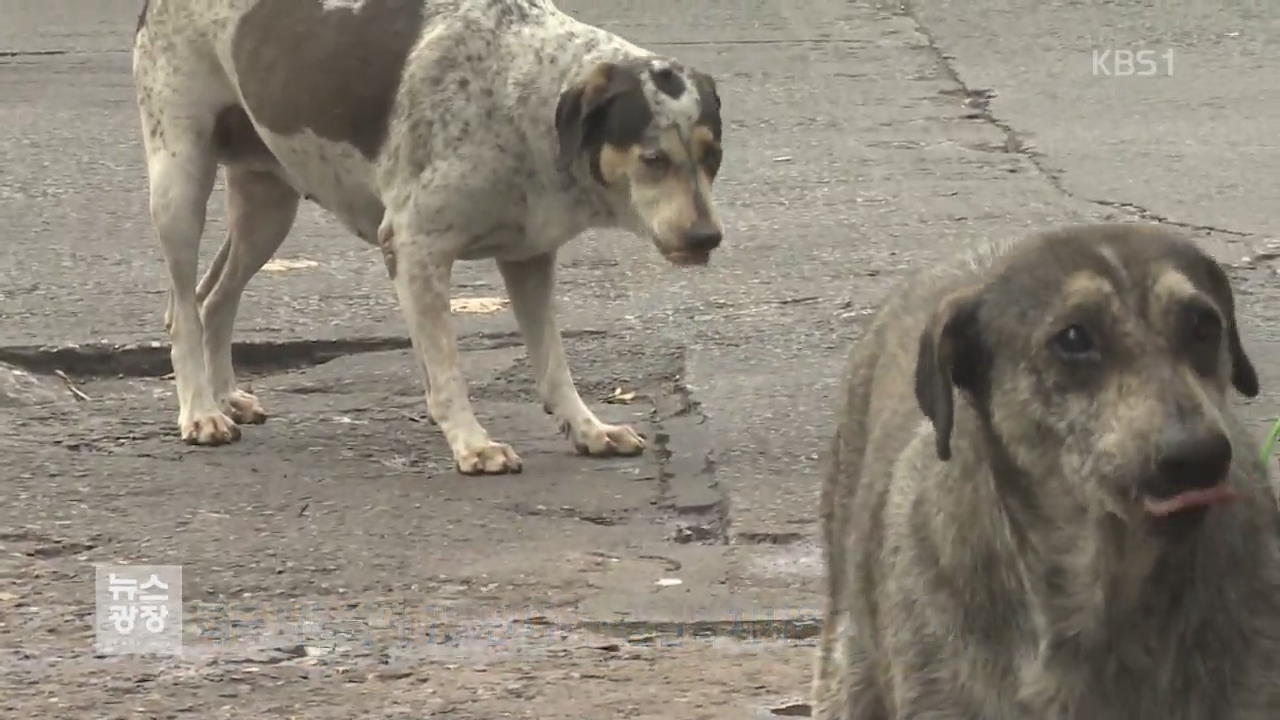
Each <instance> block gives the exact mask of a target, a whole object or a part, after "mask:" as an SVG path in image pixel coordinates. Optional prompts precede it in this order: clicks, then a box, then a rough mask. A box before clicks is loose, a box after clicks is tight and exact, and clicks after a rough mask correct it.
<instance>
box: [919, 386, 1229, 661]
mask: <svg viewBox="0 0 1280 720" xmlns="http://www.w3.org/2000/svg"><path fill="white" fill-rule="evenodd" d="M957 409H959V408H957ZM966 411H967V412H965V414H966V415H968V417H964V418H957V419H958V422H957V424H956V425H957V427H956V429H957V442H955V443H954V446H955V447H956V455H955V457H953V458H952V460H951V461H949V462H948V463H946V465H945V467H946V472H947V473H948V474H951V475H952V482H954V483H955V486H956V488H957V489H960V488H968V492H967V493H964V494H963V495H962V496H961V497H964V495H967V496H968V497H966V498H965V499H964V500H963V501H962V504H966V505H970V506H971V507H972V508H973V511H972V512H968V513H964V512H961V513H956V514H954V515H952V514H948V516H949V517H951V518H953V521H952V522H954V523H955V527H952V528H947V529H944V530H941V532H940V533H939V535H938V537H939V538H942V537H946V536H948V535H950V536H952V537H954V536H955V535H954V534H965V535H968V536H969V540H968V542H964V543H955V545H957V546H960V547H965V548H967V551H968V552H969V553H970V554H971V557H970V558H967V559H962V558H959V557H955V558H954V560H955V561H957V562H958V563H959V565H958V566H957V567H956V568H955V570H956V571H957V572H974V571H975V569H974V568H973V567H972V566H973V564H974V563H983V564H985V565H986V566H987V567H985V568H982V569H980V570H977V571H980V572H982V573H983V576H986V577H992V578H993V579H994V580H996V581H998V584H999V586H998V587H993V588H992V589H991V590H990V592H991V595H992V596H991V598H990V600H991V601H992V602H999V603H1000V604H1001V605H1002V606H1006V607H1007V608H1008V609H1009V610H1010V611H1012V612H1018V611H1021V612H1024V613H1025V614H1026V616H1025V617H1024V618H1023V619H1022V620H1023V622H1024V623H1026V624H1027V625H1029V626H1032V627H1035V628H1037V634H1038V635H1039V636H1040V637H1039V640H1040V642H1041V643H1042V647H1046V648H1053V647H1057V646H1059V645H1062V644H1063V643H1066V644H1068V645H1070V646H1072V647H1073V648H1074V651H1075V652H1085V651H1087V650H1088V649H1089V648H1091V647H1092V648H1098V647H1103V646H1106V645H1109V644H1111V643H1114V642H1115V641H1116V638H1117V637H1119V636H1121V635H1124V634H1130V633H1137V632H1149V633H1153V634H1167V633H1170V632H1176V631H1177V629H1175V628H1166V627H1164V626H1163V625H1164V621H1165V619H1166V618H1173V617H1179V618H1181V619H1180V620H1179V623H1181V625H1182V627H1184V628H1185V627H1186V614H1185V613H1178V612H1175V611H1176V610H1177V609H1178V606H1179V605H1180V604H1183V603H1186V602H1188V596H1189V595H1193V594H1195V593H1203V592H1206V590H1205V589H1204V588H1205V587H1206V586H1213V585H1214V584H1215V581H1214V580H1213V578H1216V577H1218V576H1219V575H1221V574H1222V567H1223V564H1224V563H1236V562H1238V561H1237V560H1233V559H1232V558H1233V557H1235V556H1236V555H1237V552H1238V546H1239V545H1241V543H1242V541H1241V532H1242V528H1244V527H1248V526H1247V525H1244V524H1242V523H1241V522H1239V521H1238V520H1239V519H1238V518H1236V519H1228V518H1226V517H1210V518H1208V519H1207V520H1206V524H1205V526H1204V527H1202V528H1200V529H1198V530H1197V531H1195V532H1193V533H1192V534H1190V535H1188V536H1185V537H1180V538H1176V539H1170V538H1163V537H1159V536H1156V535H1154V534H1153V533H1152V532H1151V531H1150V529H1149V528H1147V527H1146V526H1145V525H1143V524H1141V523H1139V522H1134V521H1131V520H1127V519H1123V518H1120V517H1117V516H1115V515H1113V514H1110V513H1105V512H1102V511H1098V510H1091V509H1090V508H1089V507H1088V506H1086V505H1085V504H1084V503H1083V502H1082V501H1081V502H1072V501H1067V500H1065V499H1063V498H1061V497H1056V498H1053V499H1052V500H1046V499H1045V497H1044V496H1043V494H1041V493H1038V492H1037V478H1035V477H1033V476H1032V475H1031V474H1030V473H1028V472H1026V471H1024V470H1023V469H1021V468H1019V467H1018V466H1017V464H1016V463H1015V462H1014V461H1013V459H1012V458H1011V456H1010V454H1009V453H1008V452H1007V451H1006V450H1005V448H1004V447H1003V445H1002V444H1001V443H1000V441H999V439H998V438H997V437H995V435H994V434H993V433H992V432H991V430H990V426H989V425H987V424H986V423H983V422H981V421H980V419H979V418H978V417H977V413H976V412H974V411H973V410H972V409H971V408H966ZM966 431H967V433H968V434H970V435H971V436H970V437H967V438H966V437H963V434H965V433H966ZM973 468H981V470H979V471H977V472H974V471H973V470H972V469H973ZM1050 502H1052V506H1049V504H1048V503H1050ZM984 508H986V509H987V511H986V512H982V510H983V509H984ZM990 508H996V509H998V512H990ZM978 517H985V518H991V520H990V522H989V523H986V524H982V523H976V522H975V521H974V518H978ZM1233 533H1234V534H1233ZM1246 534H1247V533H1246ZM1233 546H1236V547H1237V550H1236V551H1233V549H1232V548H1233ZM993 566H994V567H996V568H999V572H997V573H994V574H993V573H992V572H991V570H992V567H993ZM1002 593H1010V594H1014V595H1017V596H1019V597H1021V598H1022V599H1023V600H1022V602H1018V603H1011V602H1010V601H1009V600H1007V599H1006V600H999V599H998V598H997V597H996V596H997V595H999V594H1002ZM1192 606H1194V607H1200V608H1206V610H1205V613H1206V615H1207V614H1209V613H1211V612H1218V610H1216V609H1215V610H1208V608H1213V607H1214V605H1213V604H1212V603H1204V602H1202V603H1198V604H1194V605H1192Z"/></svg>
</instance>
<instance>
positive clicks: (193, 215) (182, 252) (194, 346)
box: [144, 112, 240, 445]
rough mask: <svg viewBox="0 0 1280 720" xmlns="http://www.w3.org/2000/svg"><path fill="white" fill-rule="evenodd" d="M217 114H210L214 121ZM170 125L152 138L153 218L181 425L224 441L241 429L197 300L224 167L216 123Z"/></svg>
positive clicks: (193, 437)
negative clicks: (222, 405) (203, 245)
mask: <svg viewBox="0 0 1280 720" xmlns="http://www.w3.org/2000/svg"><path fill="white" fill-rule="evenodd" d="M146 121H147V118H145V112H144V123H145V122H146ZM212 122H213V118H212V117H210V118H209V126H210V127H211V126H212ZM163 125H164V131H163V136H162V141H160V140H159V139H157V140H149V141H148V142H147V146H148V147H147V175H148V177H149V178H150V184H151V192H150V195H151V219H152V223H153V224H154V225H155V229H156V234H157V235H159V236H160V246H161V248H162V249H163V251H164V257H165V262H166V263H167V265H168V268H169V284H170V303H169V313H168V315H169V318H168V325H169V338H170V341H171V343H172V350H171V352H170V357H171V359H172V362H173V374H174V382H175V384H176V385H177V390H178V427H179V431H180V433H181V435H182V439H183V440H184V441H186V442H189V443H194V444H197V445H222V444H225V443H229V442H233V441H235V440H237V439H239V437H240V430H239V428H237V427H236V424H235V423H234V422H233V421H232V420H231V418H229V417H227V416H226V415H225V414H223V413H222V411H221V410H220V409H219V408H218V404H217V402H215V401H214V398H213V391H212V389H211V388H210V386H209V378H208V375H207V374H206V368H205V362H204V326H203V323H201V321H200V311H199V308H198V307H197V304H196V260H197V255H198V253H199V250H200V236H201V235H202V234H203V232H204V221H205V209H206V204H207V203H208V200H209V194H210V193H211V192H212V190H213V179H214V175H215V173H216V171H217V165H216V164H215V161H214V158H213V152H212V148H211V146H210V140H209V130H210V127H200V126H198V125H197V124H196V123H193V122H190V121H183V122H170V123H163ZM193 125H196V126H194V127H193Z"/></svg>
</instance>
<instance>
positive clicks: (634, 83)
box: [556, 62, 640, 170]
mask: <svg viewBox="0 0 1280 720" xmlns="http://www.w3.org/2000/svg"><path fill="white" fill-rule="evenodd" d="M639 87H640V79H639V78H638V77H637V76H636V74H635V73H634V72H632V71H630V70H628V69H626V68H623V67H620V66H618V65H615V64H614V63H608V62H606V63H600V64H599V65H597V66H596V67H595V68H594V69H593V70H592V71H591V73H590V74H589V75H587V77H586V79H585V80H583V81H582V82H580V83H578V84H576V85H574V86H572V87H570V88H569V89H568V90H565V91H564V92H563V93H561V94H560V99H559V101H557V103H556V135H557V137H558V141H559V145H560V147H559V154H558V156H557V158H556V167H558V168H559V169H561V170H568V169H569V168H570V167H572V166H573V161H574V160H575V159H576V158H577V157H578V153H580V152H581V151H582V150H583V149H584V148H586V147H588V146H589V145H590V144H591V143H592V142H593V141H594V140H595V137H596V135H598V134H599V131H600V129H601V126H602V124H603V120H604V111H605V110H607V109H608V107H609V102H610V101H612V100H613V99H614V98H616V97H617V96H618V95H620V94H622V93H624V92H627V91H629V90H634V89H637V88H639Z"/></svg>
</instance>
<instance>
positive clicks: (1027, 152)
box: [902, 0, 1255, 237]
mask: <svg viewBox="0 0 1280 720" xmlns="http://www.w3.org/2000/svg"><path fill="white" fill-rule="evenodd" d="M902 7H903V8H904V9H905V11H906V12H905V14H906V16H907V17H910V18H911V21H912V22H913V23H914V24H915V26H916V30H917V31H918V32H919V33H920V34H921V35H923V36H924V37H925V39H926V40H927V41H928V46H929V50H930V51H932V52H933V54H934V56H935V57H936V58H937V61H938V67H939V68H941V70H942V72H943V73H944V74H945V75H946V77H947V79H948V80H950V81H951V82H953V83H955V85H956V86H957V87H958V88H959V92H958V93H947V94H961V95H964V96H965V97H966V99H965V105H967V106H969V107H971V108H973V112H971V113H968V114H966V115H965V116H964V117H965V118H969V119H975V120H982V121H983V122H986V123H987V124H989V125H991V126H992V127H995V128H996V129H998V130H1000V131H1001V132H1003V133H1004V136H1005V149H1004V151H1005V152H1007V153H1009V154H1012V155H1021V156H1022V157H1025V158H1027V160H1028V161H1029V162H1030V163H1031V165H1032V166H1033V167H1035V169H1036V170H1037V171H1038V172H1039V173H1040V174H1041V175H1042V176H1044V178H1045V179H1046V180H1047V181H1048V182H1049V184H1050V185H1051V186H1052V187H1053V189H1054V190H1056V191H1058V192H1059V193H1061V194H1062V195H1063V196H1065V197H1068V198H1071V199H1073V200H1079V201H1082V202H1087V203H1090V204H1092V205H1098V206H1101V207H1106V208H1111V209H1113V210H1121V211H1124V212H1127V213H1129V214H1130V215H1133V216H1134V217H1136V218H1138V219H1141V220H1147V221H1152V222H1157V223H1160V224H1162V225H1170V226H1173V227H1179V228H1183V229H1186V230H1196V231H1201V232H1213V233H1221V234H1224V235H1232V236H1234V237H1254V235H1255V233H1251V232H1242V231H1240V230H1232V229H1230V228H1223V227H1218V226H1215V225H1202V224H1199V223H1191V222H1184V221H1181V220H1174V219H1172V218H1170V217H1167V216H1165V215H1161V214H1159V213H1157V212H1155V211H1153V210H1150V209H1148V208H1144V207H1142V206H1141V205H1137V204H1135V203H1131V202H1123V201H1119V200H1099V199H1096V198H1090V197H1084V196H1081V195H1077V194H1076V193H1074V192H1072V191H1071V190H1068V189H1067V188H1066V186H1065V185H1063V180H1062V177H1061V176H1060V175H1059V174H1058V173H1056V172H1054V171H1053V170H1052V169H1050V168H1049V167H1048V166H1047V165H1046V164H1045V162H1044V160H1045V159H1046V158H1047V157H1048V156H1047V155H1045V154H1044V153H1042V152H1038V151H1036V150H1033V149H1032V148H1030V147H1028V146H1027V144H1026V143H1025V142H1024V141H1023V134H1022V133H1019V132H1018V131H1017V130H1016V129H1015V128H1014V127H1013V126H1012V125H1010V124H1009V123H1007V122H1005V121H1003V120H1001V119H1000V118H998V117H996V116H995V114H994V113H992V112H991V100H992V99H993V98H994V97H995V95H996V92H995V90H993V89H990V88H971V87H970V86H969V85H968V83H966V82H965V81H964V80H962V79H961V78H960V73H959V72H958V71H957V70H956V68H955V66H954V65H953V64H952V59H953V58H952V56H950V55H948V54H946V53H944V52H943V51H942V48H941V47H939V46H938V41H937V38H936V36H935V35H934V34H933V32H932V31H931V30H929V28H928V27H926V26H925V24H924V22H923V21H921V19H920V16H919V14H918V13H917V12H916V9H915V6H914V3H912V2H910V0H904V1H903V3H902Z"/></svg>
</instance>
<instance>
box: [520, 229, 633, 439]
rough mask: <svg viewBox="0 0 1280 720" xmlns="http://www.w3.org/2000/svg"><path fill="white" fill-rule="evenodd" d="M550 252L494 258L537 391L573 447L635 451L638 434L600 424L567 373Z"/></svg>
mask: <svg viewBox="0 0 1280 720" xmlns="http://www.w3.org/2000/svg"><path fill="white" fill-rule="evenodd" d="M555 264H556V256H555V253H547V254H545V255H538V256H536V257H534V258H530V259H529V260H522V261H519V262H501V261H500V262H499V263H498V268H499V270H500V271H501V272H502V278H503V280H504V281H505V282H506V285H507V294H508V295H509V296H510V298H511V307H512V310H514V311H515V316H516V322H517V323H518V324H519V325H520V332H521V333H523V334H524V341H525V345H526V346H528V348H529V360H530V362H531V363H532V364H533V375H534V381H535V382H536V383H537V386H538V395H539V396H541V398H542V402H543V403H545V404H546V407H547V410H548V411H549V412H550V413H551V414H552V415H554V416H555V417H556V419H557V420H559V421H560V422H561V423H562V426H563V427H564V428H565V431H566V434H568V435H569V437H570V439H571V440H572V441H573V445H574V447H575V448H577V450H578V452H580V453H584V454H589V455H636V454H639V453H640V452H641V451H643V450H644V446H645V443H644V438H642V437H641V436H640V435H639V433H637V432H636V431H635V430H633V429H632V428H631V427H630V426H628V425H606V424H604V423H602V422H600V419H599V418H597V417H596V416H595V413H593V412H591V409H590V408H588V407H587V405H586V403H584V402H582V397H581V396H580V395H579V394H578V389H577V388H576V387H574V384H573V377H572V376H571V375H570V374H569V363H568V360H567V359H566V358H565V354H564V346H563V345H561V343H560V329H559V328H558V327H556V318H555V312H554V307H553V295H552V290H553V289H554V286H555Z"/></svg>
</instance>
